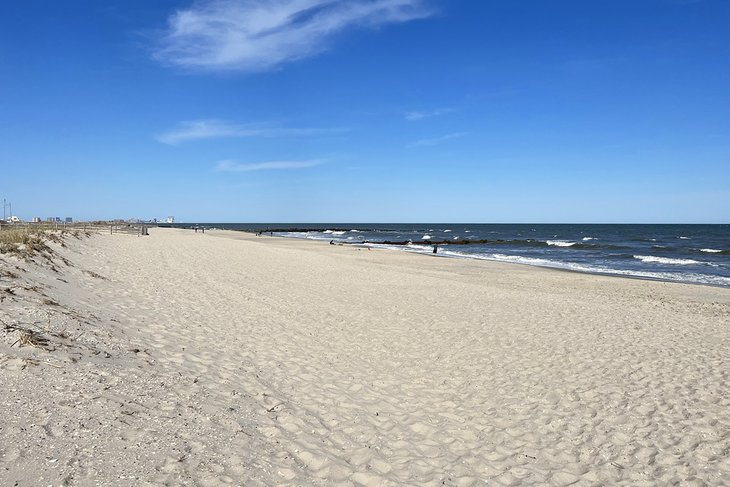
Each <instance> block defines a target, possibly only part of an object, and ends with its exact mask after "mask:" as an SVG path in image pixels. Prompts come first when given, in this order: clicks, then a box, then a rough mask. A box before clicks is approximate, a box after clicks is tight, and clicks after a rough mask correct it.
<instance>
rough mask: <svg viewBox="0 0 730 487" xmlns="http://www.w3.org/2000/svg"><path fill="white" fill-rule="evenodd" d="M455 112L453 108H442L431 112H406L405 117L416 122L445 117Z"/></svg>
mask: <svg viewBox="0 0 730 487" xmlns="http://www.w3.org/2000/svg"><path fill="white" fill-rule="evenodd" d="M453 111H454V109H453V108H442V109H439V110H433V111H430V112H406V114H405V117H406V120H409V121H411V122H413V121H415V120H423V119H424V118H431V117H438V116H439V115H445V114H447V113H451V112H453Z"/></svg>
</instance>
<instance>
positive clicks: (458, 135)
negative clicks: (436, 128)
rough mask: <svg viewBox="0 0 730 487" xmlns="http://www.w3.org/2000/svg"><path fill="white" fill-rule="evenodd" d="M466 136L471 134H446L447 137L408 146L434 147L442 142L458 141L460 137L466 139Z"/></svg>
mask: <svg viewBox="0 0 730 487" xmlns="http://www.w3.org/2000/svg"><path fill="white" fill-rule="evenodd" d="M465 135H469V133H468V132H454V133H453V134H446V135H442V136H441V137H433V138H430V139H421V140H417V141H415V142H412V143H410V144H408V147H427V146H432V145H436V144H440V143H441V142H446V141H447V140H451V139H458V138H460V137H464V136H465Z"/></svg>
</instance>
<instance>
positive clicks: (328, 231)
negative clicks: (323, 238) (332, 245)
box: [324, 230, 334, 233]
mask: <svg viewBox="0 0 730 487" xmlns="http://www.w3.org/2000/svg"><path fill="white" fill-rule="evenodd" d="M324 233H334V232H333V231H332V230H325V231H324Z"/></svg>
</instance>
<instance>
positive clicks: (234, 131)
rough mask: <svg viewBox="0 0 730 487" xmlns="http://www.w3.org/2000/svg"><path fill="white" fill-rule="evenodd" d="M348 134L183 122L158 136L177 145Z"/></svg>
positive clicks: (267, 125) (222, 122) (337, 130)
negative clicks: (195, 142) (202, 140)
mask: <svg viewBox="0 0 730 487" xmlns="http://www.w3.org/2000/svg"><path fill="white" fill-rule="evenodd" d="M343 132H347V129H342V128H286V127H280V126H278V125H276V124H271V123H248V124H237V123H232V122H226V121H225V120H214V119H210V120H193V121H189V122H182V123H180V124H178V126H177V127H176V128H174V129H172V130H169V131H167V132H164V133H162V134H159V135H157V136H156V139H157V140H158V141H160V142H162V143H163V144H169V145H177V144H180V143H182V142H187V141H191V140H200V139H219V138H225V137H284V136H316V135H331V134H338V133H343Z"/></svg>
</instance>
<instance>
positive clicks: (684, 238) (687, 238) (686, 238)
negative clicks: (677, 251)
mask: <svg viewBox="0 0 730 487" xmlns="http://www.w3.org/2000/svg"><path fill="white" fill-rule="evenodd" d="M679 238H680V239H682V240H689V239H690V237H679Z"/></svg>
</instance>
